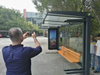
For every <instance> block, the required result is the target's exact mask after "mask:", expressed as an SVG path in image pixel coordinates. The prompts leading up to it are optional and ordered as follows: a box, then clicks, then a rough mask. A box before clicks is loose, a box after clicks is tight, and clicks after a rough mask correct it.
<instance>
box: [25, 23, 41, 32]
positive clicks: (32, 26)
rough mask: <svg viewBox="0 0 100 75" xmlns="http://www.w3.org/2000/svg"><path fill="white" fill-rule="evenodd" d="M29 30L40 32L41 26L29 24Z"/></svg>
mask: <svg viewBox="0 0 100 75" xmlns="http://www.w3.org/2000/svg"><path fill="white" fill-rule="evenodd" d="M26 24H27V29H28V31H32V32H33V31H38V30H39V26H38V25H35V24H33V23H32V22H27V23H26Z"/></svg>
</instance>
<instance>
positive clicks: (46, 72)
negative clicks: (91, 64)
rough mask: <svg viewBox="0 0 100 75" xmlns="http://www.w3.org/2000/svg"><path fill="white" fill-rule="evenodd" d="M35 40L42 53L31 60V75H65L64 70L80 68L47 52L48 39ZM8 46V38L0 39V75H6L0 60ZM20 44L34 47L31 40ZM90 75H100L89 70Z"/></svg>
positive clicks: (55, 53) (28, 39) (59, 56)
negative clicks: (3, 49)
mask: <svg viewBox="0 0 100 75" xmlns="http://www.w3.org/2000/svg"><path fill="white" fill-rule="evenodd" d="M37 39H38V41H39V42H40V44H41V46H42V49H43V51H42V53H41V54H39V55H38V56H36V57H34V58H32V59H31V60H32V61H31V62H32V66H31V68H32V69H31V71H32V75H66V72H64V71H63V70H64V69H72V68H80V66H79V65H78V64H76V63H74V64H71V63H69V62H68V61H67V60H66V59H64V58H63V57H62V56H61V55H59V54H58V53H57V51H56V50H48V42H47V41H48V39H47V38H46V37H37ZM10 44H11V41H10V39H9V38H0V75H6V67H5V64H4V61H3V58H2V47H4V46H7V45H10ZM22 44H24V46H30V47H35V44H34V40H33V39H32V38H27V39H25V40H24V41H23V43H22ZM70 75H80V74H70ZM91 75H100V73H99V74H93V73H92V70H91Z"/></svg>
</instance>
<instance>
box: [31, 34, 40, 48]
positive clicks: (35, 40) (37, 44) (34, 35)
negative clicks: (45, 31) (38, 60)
mask: <svg viewBox="0 0 100 75" xmlns="http://www.w3.org/2000/svg"><path fill="white" fill-rule="evenodd" d="M32 38H33V39H34V42H35V45H36V47H38V46H40V44H39V42H38V40H37V39H36V34H35V32H34V33H33V34H32Z"/></svg>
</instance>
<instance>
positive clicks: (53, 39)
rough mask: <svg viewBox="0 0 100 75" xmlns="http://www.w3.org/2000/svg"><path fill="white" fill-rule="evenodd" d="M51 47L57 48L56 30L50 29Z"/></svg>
mask: <svg viewBox="0 0 100 75" xmlns="http://www.w3.org/2000/svg"><path fill="white" fill-rule="evenodd" d="M50 48H56V30H50Z"/></svg>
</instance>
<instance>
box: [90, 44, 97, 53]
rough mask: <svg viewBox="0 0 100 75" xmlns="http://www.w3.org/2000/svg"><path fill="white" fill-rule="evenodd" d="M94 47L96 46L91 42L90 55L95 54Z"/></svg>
mask: <svg viewBox="0 0 100 75" xmlns="http://www.w3.org/2000/svg"><path fill="white" fill-rule="evenodd" d="M95 45H96V42H91V44H90V53H91V54H95Z"/></svg>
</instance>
